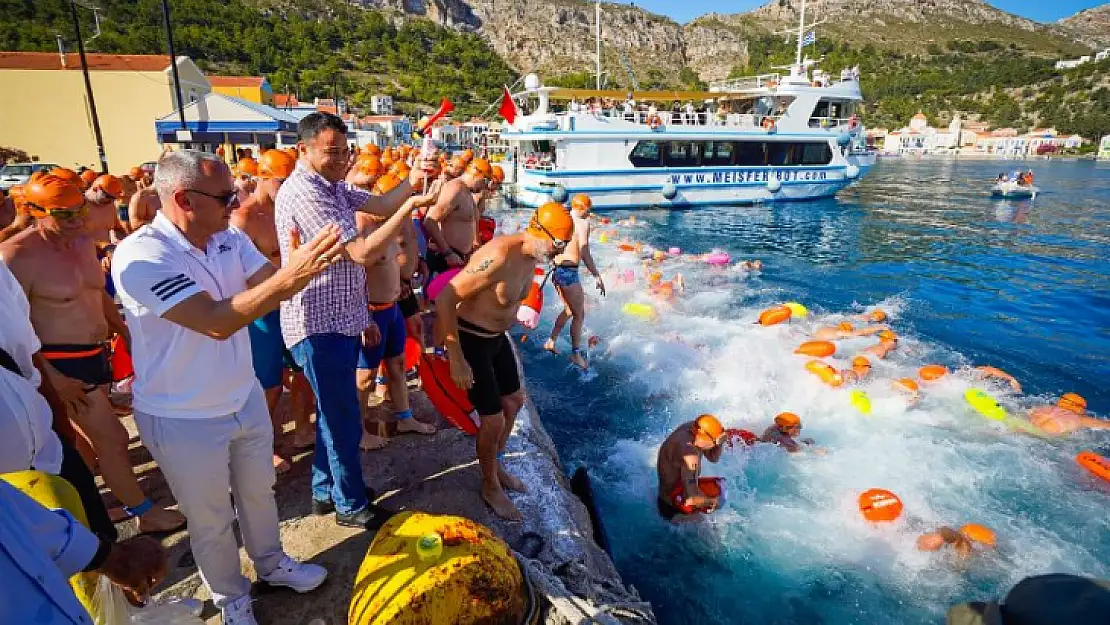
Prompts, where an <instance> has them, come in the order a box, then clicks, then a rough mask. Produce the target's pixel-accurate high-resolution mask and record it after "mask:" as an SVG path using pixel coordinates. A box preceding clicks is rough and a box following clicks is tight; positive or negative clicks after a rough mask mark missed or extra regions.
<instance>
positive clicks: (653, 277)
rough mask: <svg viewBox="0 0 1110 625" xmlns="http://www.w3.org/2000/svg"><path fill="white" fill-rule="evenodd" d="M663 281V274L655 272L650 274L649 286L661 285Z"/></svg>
mask: <svg viewBox="0 0 1110 625" xmlns="http://www.w3.org/2000/svg"><path fill="white" fill-rule="evenodd" d="M662 280H663V272H661V271H653V272H651V273H649V274H648V284H659V283H660V282H661V281H662Z"/></svg>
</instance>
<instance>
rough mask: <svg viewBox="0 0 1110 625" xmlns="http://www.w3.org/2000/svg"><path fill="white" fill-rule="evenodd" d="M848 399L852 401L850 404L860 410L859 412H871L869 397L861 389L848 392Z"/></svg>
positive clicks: (866, 413)
mask: <svg viewBox="0 0 1110 625" xmlns="http://www.w3.org/2000/svg"><path fill="white" fill-rule="evenodd" d="M848 399H849V400H850V401H851V402H852V406H854V407H855V409H856V410H858V411H860V414H865V415H869V414H871V398H870V397H868V396H867V393H864V392H863V391H859V390H856V391H852V392H851V393H849V394H848Z"/></svg>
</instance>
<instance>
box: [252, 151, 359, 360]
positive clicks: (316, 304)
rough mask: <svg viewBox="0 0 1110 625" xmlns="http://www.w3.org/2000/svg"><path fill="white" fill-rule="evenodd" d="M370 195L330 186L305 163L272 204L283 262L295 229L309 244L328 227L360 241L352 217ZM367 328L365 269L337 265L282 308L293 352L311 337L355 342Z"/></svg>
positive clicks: (342, 263)
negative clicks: (340, 336)
mask: <svg viewBox="0 0 1110 625" xmlns="http://www.w3.org/2000/svg"><path fill="white" fill-rule="evenodd" d="M369 197H370V194H369V193H367V192H366V191H363V190H362V189H359V188H357V187H354V186H352V185H350V184H348V183H346V182H342V181H341V182H335V183H332V182H328V181H327V180H325V179H324V177H323V176H321V175H320V174H318V173H316V172H315V171H313V170H312V169H311V168H310V167H308V166H307V165H305V164H303V163H298V164H297V169H296V170H295V171H294V172H293V174H292V175H291V176H289V178H288V179H286V181H285V182H284V183H282V185H281V189H280V190H279V191H278V194H277V198H275V200H274V221H275V222H276V224H277V232H278V242H279V244H280V246H281V262H282V264H285V263H286V262H288V260H289V252H290V251H291V249H290V241H289V233H290V232H291V231H292V230H293V229H294V228H296V230H297V232H298V234H300V237H301V241H302V242H303V243H307V242H308V241H310V240H311V239H312V237H314V236H316V234H317V233H319V232H320V230H321V229H323V228H324V227H325V226H327V225H328V224H332V223H334V224H336V225H337V226H339V229H340V230H341V235H340V236H341V238H342V239H343V240H344V241H350V240H351V239H353V238H355V237H356V236H358V228H357V226H355V211H356V210H358V207H360V206H362V205H363V204H364V203H366V200H367V199H368V198H369ZM369 325H370V311H369V310H368V308H367V296H366V269H365V268H364V267H363V266H362V265H360V264H358V263H353V262H351V261H349V260H341V261H339V262H338V263H336V264H334V265H332V266H331V267H329V268H328V269H326V270H324V272H323V273H321V274H320V275H318V276H316V277H315V278H313V279H312V281H311V282H309V283H308V286H307V287H305V289H304V290H302V291H301V292H300V293H297V294H296V295H294V296H293V297H292V299H289V300H287V301H284V302H282V303H281V335H282V337H283V338H284V339H285V344H286V345H287V346H289V347H293V346H294V345H296V344H297V343H300V342H301V341H303V340H304V339H306V338H308V337H309V336H312V335H315V334H329V333H337V334H345V335H347V336H358V335H359V334H360V333H361V332H362V331H363V330H365V329H366V327H367V326H369Z"/></svg>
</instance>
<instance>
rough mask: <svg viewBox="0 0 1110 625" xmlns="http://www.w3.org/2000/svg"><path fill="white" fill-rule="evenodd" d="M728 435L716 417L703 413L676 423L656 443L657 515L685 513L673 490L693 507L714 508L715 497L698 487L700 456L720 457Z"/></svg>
mask: <svg viewBox="0 0 1110 625" xmlns="http://www.w3.org/2000/svg"><path fill="white" fill-rule="evenodd" d="M727 437H728V434H727V432H725V428H724V426H722V425H721V422H720V421H719V420H718V419H717V417H715V416H713V415H709V414H704V415H701V416H700V417H698V418H697V419H696V420H694V421H688V422H686V423H683V424H682V425H680V426H678V428H677V429H676V430H675V431H674V432H671V434H670V436H668V437H667V438H666V440H664V441H663V444H662V445H660V446H659V456H658V459H657V460H656V472H657V473H658V475H659V492H658V496H657V503H658V508H659V515H660V516H662V517H663V518H664V519H666V520H668V521H670V520H672V519H674V518H675V517H686V516H693V515H685V514H684V513H683V512H682V511H680V510H679V509H678V508H676V507H675V504H674V501H673V497H674V493H675V491H676V490H679V487H681V490H679V494H681V495H683V500H684V502H685V504H686V505H688V506H689V507H691V508H694V509H697V510H704V511H708V512H711V511H713V510H715V509H716V508H717V506H718V505H719V503H720V501H719V498H718V497H710V496H706V495H705V494H704V493H703V492H702V491H701V488H700V487H699V484H698V477H699V476H700V474H701V460H702V458H703V457H704V458H705V459H706V460H708V461H710V462H717V461H718V460H720V459H721V452H723V451H724V445H723V443H724V442H725V439H726V438H727Z"/></svg>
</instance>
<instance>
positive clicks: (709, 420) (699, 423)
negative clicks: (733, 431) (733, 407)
mask: <svg viewBox="0 0 1110 625" xmlns="http://www.w3.org/2000/svg"><path fill="white" fill-rule="evenodd" d="M694 430H695V434H704V435H705V436H706V437H707V438H709V439H710V440H712V441H713V442H714V443H717V442H718V441H720V439H721V437H722V436H724V434H725V427H724V426H723V425H721V422H720V421H719V420H718V419H717V417H715V416H713V415H711V414H703V415H700V416H699V417H698V418H697V419H696V420H694Z"/></svg>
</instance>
